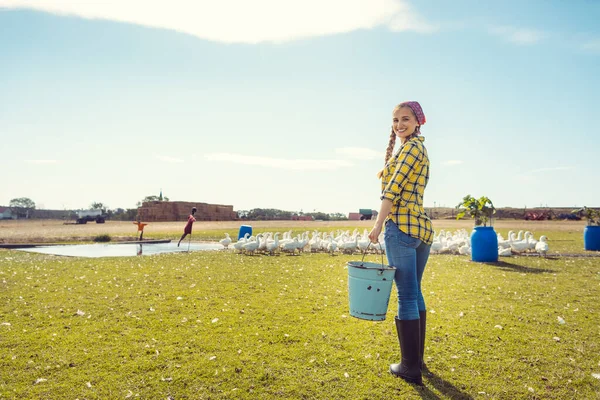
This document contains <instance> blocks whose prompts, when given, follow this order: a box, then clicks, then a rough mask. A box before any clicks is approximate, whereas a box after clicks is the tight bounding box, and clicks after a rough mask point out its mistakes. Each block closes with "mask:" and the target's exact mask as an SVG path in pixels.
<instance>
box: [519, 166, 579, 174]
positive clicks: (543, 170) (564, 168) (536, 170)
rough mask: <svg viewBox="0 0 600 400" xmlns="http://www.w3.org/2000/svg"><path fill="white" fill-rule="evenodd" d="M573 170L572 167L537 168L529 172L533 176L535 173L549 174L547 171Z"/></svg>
mask: <svg viewBox="0 0 600 400" xmlns="http://www.w3.org/2000/svg"><path fill="white" fill-rule="evenodd" d="M572 169H574V168H573V167H545V168H537V169H532V170H531V171H529V173H530V174H535V173H537V172H549V171H569V170H572Z"/></svg>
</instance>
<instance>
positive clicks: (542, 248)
mask: <svg viewBox="0 0 600 400" xmlns="http://www.w3.org/2000/svg"><path fill="white" fill-rule="evenodd" d="M547 240H548V238H547V237H546V236H544V235H542V236H541V237H540V241H539V242H537V243H536V245H535V251H537V253H538V254H539V255H540V256H544V257H546V254H547V253H548V242H547Z"/></svg>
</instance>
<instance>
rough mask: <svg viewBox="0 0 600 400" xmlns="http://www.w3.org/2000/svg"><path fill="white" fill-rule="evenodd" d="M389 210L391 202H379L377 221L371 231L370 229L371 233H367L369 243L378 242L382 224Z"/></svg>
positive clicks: (384, 200) (386, 200)
mask: <svg viewBox="0 0 600 400" xmlns="http://www.w3.org/2000/svg"><path fill="white" fill-rule="evenodd" d="M391 210H392V201H391V200H389V199H383V200H381V207H380V208H379V214H377V220H375V226H373V229H371V232H370V233H369V239H370V240H371V243H377V242H378V241H379V234H380V233H381V230H382V229H383V223H384V222H385V219H386V218H387V216H388V215H389V213H390V211H391Z"/></svg>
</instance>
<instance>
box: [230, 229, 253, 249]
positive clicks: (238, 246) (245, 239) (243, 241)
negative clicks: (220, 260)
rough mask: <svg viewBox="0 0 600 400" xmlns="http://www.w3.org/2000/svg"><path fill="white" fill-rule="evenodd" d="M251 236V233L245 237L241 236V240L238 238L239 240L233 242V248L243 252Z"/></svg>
mask: <svg viewBox="0 0 600 400" xmlns="http://www.w3.org/2000/svg"><path fill="white" fill-rule="evenodd" d="M249 236H250V234H249V233H246V234H245V235H244V237H243V238H240V240H238V241H237V242H235V243H234V244H233V248H234V249H236V250H238V251H240V252H241V251H242V250H243V246H244V244H246V243H247V242H248V237H249Z"/></svg>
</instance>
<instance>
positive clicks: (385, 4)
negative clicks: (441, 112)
mask: <svg viewBox="0 0 600 400" xmlns="http://www.w3.org/2000/svg"><path fill="white" fill-rule="evenodd" d="M1 8H8V9H12V8H27V9H34V10H40V11H46V12H50V13H55V14H61V15H74V16H78V17H82V18H89V19H105V20H113V21H120V22H126V23H134V24H139V25H144V26H150V27H155V28H164V29H170V30H175V31H179V32H184V33H188V34H190V35H194V36H197V37H199V38H202V39H207V40H213V41H218V42H228V43H236V42H237V43H259V42H285V41H290V40H295V39H300V38H307V37H314V36H321V35H332V34H337V33H344V32H351V31H354V30H358V29H372V28H374V27H378V26H387V27H388V28H389V29H390V30H393V31H416V32H422V33H428V32H433V31H435V30H436V27H434V26H433V25H431V24H430V23H428V22H426V21H424V20H423V19H422V18H421V17H420V16H419V15H417V14H416V13H415V12H414V11H412V10H411V8H410V7H409V6H408V4H407V3H406V0H369V1H366V0H304V1H289V0H218V1H214V0H212V1H209V0H196V1H194V0H170V1H164V0H163V1H147V0H104V1H70V0H0V9H1Z"/></svg>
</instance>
